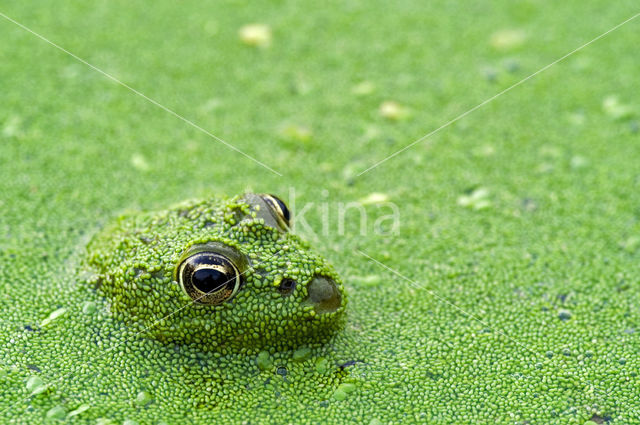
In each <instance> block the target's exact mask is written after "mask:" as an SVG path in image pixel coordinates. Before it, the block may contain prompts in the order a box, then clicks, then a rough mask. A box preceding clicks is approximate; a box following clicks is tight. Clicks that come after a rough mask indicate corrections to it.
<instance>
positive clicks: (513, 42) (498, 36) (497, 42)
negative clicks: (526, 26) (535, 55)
mask: <svg viewBox="0 0 640 425" xmlns="http://www.w3.org/2000/svg"><path fill="white" fill-rule="evenodd" d="M525 40H526V34H525V32H524V31H522V30H519V29H503V30H499V31H496V32H494V33H493V34H491V39H490V41H489V43H490V44H491V47H493V48H494V49H496V50H503V51H505V50H512V49H515V48H518V47H520V46H522V45H523V44H524V41H525Z"/></svg>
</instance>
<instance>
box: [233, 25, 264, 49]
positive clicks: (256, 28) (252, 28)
mask: <svg viewBox="0 0 640 425" xmlns="http://www.w3.org/2000/svg"><path fill="white" fill-rule="evenodd" d="M239 35H240V40H241V41H242V42H243V43H244V44H246V45H247V46H253V47H268V46H269V45H271V27H269V26H268V25H266V24H249V25H245V26H243V27H242V28H240V31H239Z"/></svg>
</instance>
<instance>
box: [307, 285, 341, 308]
mask: <svg viewBox="0 0 640 425" xmlns="http://www.w3.org/2000/svg"><path fill="white" fill-rule="evenodd" d="M307 292H308V293H309V296H308V298H307V302H308V303H309V304H311V305H313V308H314V310H315V311H316V313H332V312H334V311H336V310H337V309H339V308H340V306H341V305H342V295H341V294H340V291H339V290H338V286H337V285H336V283H335V282H334V281H333V279H331V278H328V277H325V276H315V277H314V278H313V279H311V282H309V286H308V287H307Z"/></svg>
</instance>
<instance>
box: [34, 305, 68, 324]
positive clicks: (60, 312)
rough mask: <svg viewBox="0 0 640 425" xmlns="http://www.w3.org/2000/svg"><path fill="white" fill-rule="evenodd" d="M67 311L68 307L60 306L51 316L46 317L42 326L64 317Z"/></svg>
mask: <svg viewBox="0 0 640 425" xmlns="http://www.w3.org/2000/svg"><path fill="white" fill-rule="evenodd" d="M66 312H67V309H66V308H59V309H57V310H55V311H54V312H52V313H51V314H50V315H49V317H47V318H46V319H44V320H43V321H42V322H41V323H40V326H47V325H48V324H49V323H51V322H53V321H54V320H56V319H58V318H60V317H62V316H63V315H64V314H65V313H66Z"/></svg>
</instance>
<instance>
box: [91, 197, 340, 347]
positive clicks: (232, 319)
mask: <svg viewBox="0 0 640 425" xmlns="http://www.w3.org/2000/svg"><path fill="white" fill-rule="evenodd" d="M289 219H290V218H289V211H288V209H287V207H286V205H285V204H284V202H282V201H281V200H280V199H279V198H277V197H275V196H273V195H266V194H245V195H241V196H238V197H235V198H232V199H228V200H204V201H190V202H187V203H184V204H181V205H178V206H176V207H174V208H170V209H168V210H164V211H159V212H153V213H145V214H139V215H132V216H126V217H121V218H120V219H118V220H117V221H116V222H115V223H114V224H113V225H112V226H109V227H107V228H106V229H104V230H103V231H102V232H101V233H99V234H98V235H96V236H95V237H94V238H93V240H92V241H91V242H90V243H89V245H88V247H87V254H86V258H85V260H84V261H83V267H84V268H85V270H84V273H83V274H84V275H85V276H89V278H88V279H86V282H85V284H86V285H87V286H88V287H89V288H90V289H94V288H95V290H97V291H98V292H99V293H100V294H102V295H103V296H104V297H105V298H106V299H107V300H108V303H109V312H110V313H111V315H112V316H113V317H114V318H116V319H118V320H121V321H122V322H124V323H126V324H127V325H128V326H131V327H133V328H134V329H137V330H139V332H141V333H143V334H145V335H148V336H149V337H152V338H156V339H158V340H160V341H163V342H166V343H179V344H190V345H195V346H197V347H198V348H200V349H203V350H211V351H224V352H227V351H247V350H253V349H258V348H272V349H273V348H275V349H286V348H291V347H296V346H299V345H301V344H308V343H314V342H322V341H324V340H326V339H327V338H328V337H330V336H331V335H332V334H333V333H334V332H335V331H336V330H337V329H338V328H339V327H340V326H341V324H342V318H343V316H344V312H345V305H346V297H345V293H344V288H343V284H342V282H341V280H340V278H339V276H338V275H337V274H336V272H335V271H334V269H333V268H332V267H331V266H330V265H329V264H328V263H327V261H326V260H324V259H323V258H321V257H319V256H318V255H316V254H314V253H313V252H311V251H310V249H309V246H308V245H307V244H306V243H305V242H303V241H302V240H301V239H300V238H298V237H297V236H295V235H293V234H291V233H290V232H289Z"/></svg>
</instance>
